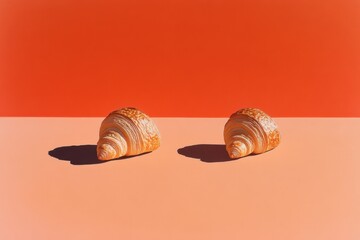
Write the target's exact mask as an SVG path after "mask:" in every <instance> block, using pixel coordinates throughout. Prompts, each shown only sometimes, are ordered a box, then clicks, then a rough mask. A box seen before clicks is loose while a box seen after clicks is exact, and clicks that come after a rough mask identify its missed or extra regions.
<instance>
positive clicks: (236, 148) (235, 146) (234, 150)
mask: <svg viewBox="0 0 360 240" xmlns="http://www.w3.org/2000/svg"><path fill="white" fill-rule="evenodd" d="M226 150H227V152H228V154H229V157H230V158H231V159H235V158H240V157H244V156H246V155H248V154H247V146H246V144H244V143H243V142H241V141H234V142H233V143H232V144H231V145H229V146H228V147H227V148H226Z"/></svg>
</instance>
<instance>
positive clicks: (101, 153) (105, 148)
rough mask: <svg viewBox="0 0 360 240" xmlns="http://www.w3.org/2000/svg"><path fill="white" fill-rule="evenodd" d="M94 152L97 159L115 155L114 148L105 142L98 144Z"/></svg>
mask: <svg viewBox="0 0 360 240" xmlns="http://www.w3.org/2000/svg"><path fill="white" fill-rule="evenodd" d="M96 152H97V157H98V159H99V160H110V159H114V158H115V156H116V150H115V149H114V148H113V147H112V146H111V145H110V144H106V143H104V144H101V145H99V146H98V147H97V151H96Z"/></svg>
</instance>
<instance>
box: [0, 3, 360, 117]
mask: <svg viewBox="0 0 360 240" xmlns="http://www.w3.org/2000/svg"><path fill="white" fill-rule="evenodd" d="M359 93H360V1H358V0H337V1H334V0H296V1H295V0H272V1H269V0H230V1H221V0H217V1H210V0H209V1H205V0H163V1H159V0H152V1H149V0H126V1H125V0H122V1H121V0H94V1H91V0H75V1H73V0H32V1H27V0H11V1H10V0H7V1H4V0H0V116H104V115H106V114H107V113H108V112H109V111H111V110H114V109H115V108H118V107H123V106H136V107H138V108H140V109H142V110H144V111H145V112H147V113H148V114H149V115H151V116H165V117H172V116H185V117H225V116H229V115H230V114H231V113H232V112H233V111H235V110H237V109H238V108H240V107H246V106H252V107H259V108H262V109H263V110H265V111H266V112H268V113H269V114H271V115H273V116H278V117H282V116H283V117H287V116H289V117H291V116H314V117H315V116H324V117H331V116H334V117H341V116H345V117H360V94H359Z"/></svg>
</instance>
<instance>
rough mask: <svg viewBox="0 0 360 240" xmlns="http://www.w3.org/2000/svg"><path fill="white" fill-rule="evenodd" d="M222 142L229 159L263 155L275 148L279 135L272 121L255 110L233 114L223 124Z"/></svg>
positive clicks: (264, 114) (258, 110)
mask: <svg viewBox="0 0 360 240" xmlns="http://www.w3.org/2000/svg"><path fill="white" fill-rule="evenodd" d="M224 140H225V145H226V151H227V152H228V154H229V156H230V158H233V159H234V158H240V157H244V156H247V155H249V154H251V153H254V154H258V153H263V152H266V151H268V150H271V149H273V148H275V147H277V146H278V145H279V143H280V133H279V131H278V128H277V125H276V123H275V122H274V120H273V119H272V118H271V117H270V116H268V115H267V114H266V113H264V112H263V111H261V110H260V109H256V108H244V109H240V110H239V111H237V112H235V113H234V114H232V115H231V116H230V119H229V120H228V121H227V123H226V124H225V129H224Z"/></svg>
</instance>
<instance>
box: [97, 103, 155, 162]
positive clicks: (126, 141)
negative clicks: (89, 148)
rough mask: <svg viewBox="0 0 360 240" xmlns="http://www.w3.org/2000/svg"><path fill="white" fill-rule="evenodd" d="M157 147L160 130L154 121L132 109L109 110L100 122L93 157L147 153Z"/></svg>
mask: <svg viewBox="0 0 360 240" xmlns="http://www.w3.org/2000/svg"><path fill="white" fill-rule="evenodd" d="M159 146H160V133H159V130H158V128H157V127H156V125H155V123H154V122H153V121H152V120H151V119H150V118H149V117H148V116H147V115H146V114H145V113H143V112H141V111H139V110H138V109H135V108H121V109H118V110H116V111H113V112H111V113H110V114H109V115H108V116H107V117H106V118H105V119H104V120H103V122H102V123H101V127H100V133H99V141H98V143H97V148H96V151H97V157H98V159H100V160H111V159H115V158H119V157H122V156H133V155H138V154H141V153H145V152H151V151H154V150H155V149H157V148H158V147H159Z"/></svg>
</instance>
